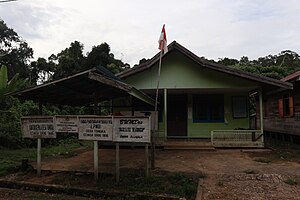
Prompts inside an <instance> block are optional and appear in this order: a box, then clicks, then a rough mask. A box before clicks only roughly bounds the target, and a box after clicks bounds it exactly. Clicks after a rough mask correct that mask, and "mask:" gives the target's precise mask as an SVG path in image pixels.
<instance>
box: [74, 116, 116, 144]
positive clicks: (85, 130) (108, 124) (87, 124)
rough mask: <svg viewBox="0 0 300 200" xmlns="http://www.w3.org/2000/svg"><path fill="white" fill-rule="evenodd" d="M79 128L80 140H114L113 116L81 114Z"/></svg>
mask: <svg viewBox="0 0 300 200" xmlns="http://www.w3.org/2000/svg"><path fill="white" fill-rule="evenodd" d="M78 128H79V139H80V140H97V141H112V132H113V128H112V117H101V116H80V117H79V118H78Z"/></svg>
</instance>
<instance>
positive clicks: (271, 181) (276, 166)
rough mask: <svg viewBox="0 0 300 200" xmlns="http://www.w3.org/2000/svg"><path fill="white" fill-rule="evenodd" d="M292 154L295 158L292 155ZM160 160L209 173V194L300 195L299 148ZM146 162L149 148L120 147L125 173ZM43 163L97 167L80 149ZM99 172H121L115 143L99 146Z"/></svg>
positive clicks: (168, 167) (182, 154) (207, 198)
mask: <svg viewBox="0 0 300 200" xmlns="http://www.w3.org/2000/svg"><path fill="white" fill-rule="evenodd" d="M298 152H299V151H298ZM290 157H293V159H287V158H290ZM32 164H33V165H34V164H35V163H32ZM155 164H156V169H155V170H163V171H170V172H188V173H192V174H195V175H196V174H204V175H205V178H204V182H203V185H202V191H203V195H202V199H204V200H212V199H224V200H229V199H230V200H231V199H247V200H251V199H253V200H254V199H255V200H257V199H271V200H275V199H290V200H294V199H299V200H300V155H299V154H296V155H292V156H287V154H283V155H281V154H278V152H273V151H271V150H264V149H261V150H255V149H253V150H240V149H228V150H226V149H217V150H214V151H201V150H162V149H157V150H156V163H155ZM144 167H145V151H144V149H137V148H135V149H130V148H129V149H128V148H127V149H122V148H121V149H120V169H121V176H122V173H124V172H125V171H126V170H127V169H141V168H144ZM42 169H43V170H52V171H56V170H57V171H80V172H87V171H89V172H92V171H93V151H83V150H81V149H79V150H78V151H77V152H76V153H75V155H74V156H72V157H55V158H43V161H42ZM99 172H100V173H112V174H113V173H115V150H114V149H100V150H99ZM48 178H49V179H51V177H48ZM11 179H13V177H11ZM26 181H31V182H38V183H39V182H41V183H47V181H48V180H47V178H44V179H43V180H41V179H40V178H37V177H35V176H33V177H31V178H30V179H29V180H26Z"/></svg>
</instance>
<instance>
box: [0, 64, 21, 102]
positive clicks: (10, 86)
mask: <svg viewBox="0 0 300 200" xmlns="http://www.w3.org/2000/svg"><path fill="white" fill-rule="evenodd" d="M18 77H19V74H15V75H14V76H13V77H12V79H11V80H8V77H7V67H6V66H4V65H2V67H1V68H0V101H1V100H2V99H4V97H5V96H6V95H7V94H8V93H11V92H13V91H15V90H16V88H17V84H18Z"/></svg>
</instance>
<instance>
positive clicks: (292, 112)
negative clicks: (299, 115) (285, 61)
mask: <svg viewBox="0 0 300 200" xmlns="http://www.w3.org/2000/svg"><path fill="white" fill-rule="evenodd" d="M289 109H290V117H292V116H294V99H293V97H292V96H290V97H289Z"/></svg>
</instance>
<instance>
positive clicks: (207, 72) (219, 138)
mask: <svg viewBox="0 0 300 200" xmlns="http://www.w3.org/2000/svg"><path fill="white" fill-rule="evenodd" d="M168 48H169V51H168V53H166V54H165V55H164V56H163V59H162V68H161V75H160V84H159V102H160V106H159V136H160V137H161V139H162V140H163V141H166V140H167V139H169V138H177V139H178V138H179V139H189V141H192V140H193V139H212V141H213V144H214V145H215V146H263V126H260V127H261V129H259V130H256V131H255V130H249V129H250V119H249V94H250V93H253V92H255V91H256V92H258V94H259V97H260V99H261V101H260V107H261V108H262V97H263V95H264V94H265V93H267V92H269V91H271V90H277V89H284V90H286V89H292V84H290V83H286V82H282V81H279V80H275V79H271V78H267V77H264V76H260V75H255V74H252V73H248V72H244V71H241V70H238V69H235V68H232V67H227V66H223V65H220V64H217V63H213V62H208V61H207V60H205V59H202V58H200V57H198V56H197V55H195V54H194V53H192V52H191V51H189V50H188V49H186V48H184V47H183V46H181V45H180V44H178V43H177V42H175V41H174V42H172V43H171V44H170V45H169V46H168ZM158 63H159V54H157V55H155V56H154V57H153V58H151V59H150V60H148V61H147V62H146V63H142V64H140V65H138V66H135V67H133V68H131V69H129V70H127V71H124V72H121V73H120V74H118V75H117V76H118V77H120V78H121V79H123V80H124V81H125V82H126V83H128V84H130V85H132V86H134V87H135V88H137V89H139V90H141V91H143V92H144V93H146V94H148V95H149V96H151V97H152V98H155V91H156V87H157V74H158ZM134 109H135V110H134V111H142V112H144V111H153V110H154V108H153V107H149V106H146V105H144V104H143V103H141V102H136V103H135V106H134ZM120 110H122V109H120ZM134 111H131V112H132V113H134ZM258 116H260V117H261V118H262V112H260V115H258ZM212 135H213V137H212Z"/></svg>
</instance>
